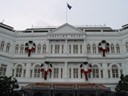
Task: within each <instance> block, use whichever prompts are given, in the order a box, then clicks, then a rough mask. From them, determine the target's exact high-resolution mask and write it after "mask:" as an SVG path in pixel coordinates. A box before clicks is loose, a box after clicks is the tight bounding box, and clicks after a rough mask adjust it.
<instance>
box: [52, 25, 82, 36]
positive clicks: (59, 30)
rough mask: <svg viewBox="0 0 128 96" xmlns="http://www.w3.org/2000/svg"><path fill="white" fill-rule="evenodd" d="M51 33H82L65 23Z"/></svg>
mask: <svg viewBox="0 0 128 96" xmlns="http://www.w3.org/2000/svg"><path fill="white" fill-rule="evenodd" d="M52 33H55V34H81V33H83V32H81V31H80V30H78V29H77V28H76V27H74V26H72V25H70V24H68V23H66V24H64V25H62V26H60V27H58V28H57V29H56V30H54V31H53V32H52Z"/></svg>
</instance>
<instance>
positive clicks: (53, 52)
mask: <svg viewBox="0 0 128 96" xmlns="http://www.w3.org/2000/svg"><path fill="white" fill-rule="evenodd" d="M52 54H55V44H54V43H53V50H52Z"/></svg>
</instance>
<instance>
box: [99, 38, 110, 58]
mask: <svg viewBox="0 0 128 96" xmlns="http://www.w3.org/2000/svg"><path fill="white" fill-rule="evenodd" d="M99 52H103V57H105V52H109V43H108V42H106V41H105V40H102V41H101V42H100V43H99Z"/></svg>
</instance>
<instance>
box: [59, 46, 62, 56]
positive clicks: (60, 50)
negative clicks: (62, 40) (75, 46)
mask: <svg viewBox="0 0 128 96" xmlns="http://www.w3.org/2000/svg"><path fill="white" fill-rule="evenodd" d="M59 46H60V49H59V54H62V44H59Z"/></svg>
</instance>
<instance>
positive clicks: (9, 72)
mask: <svg viewBox="0 0 128 96" xmlns="http://www.w3.org/2000/svg"><path fill="white" fill-rule="evenodd" d="M6 76H12V66H11V64H8V66H7V69H6Z"/></svg>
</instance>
